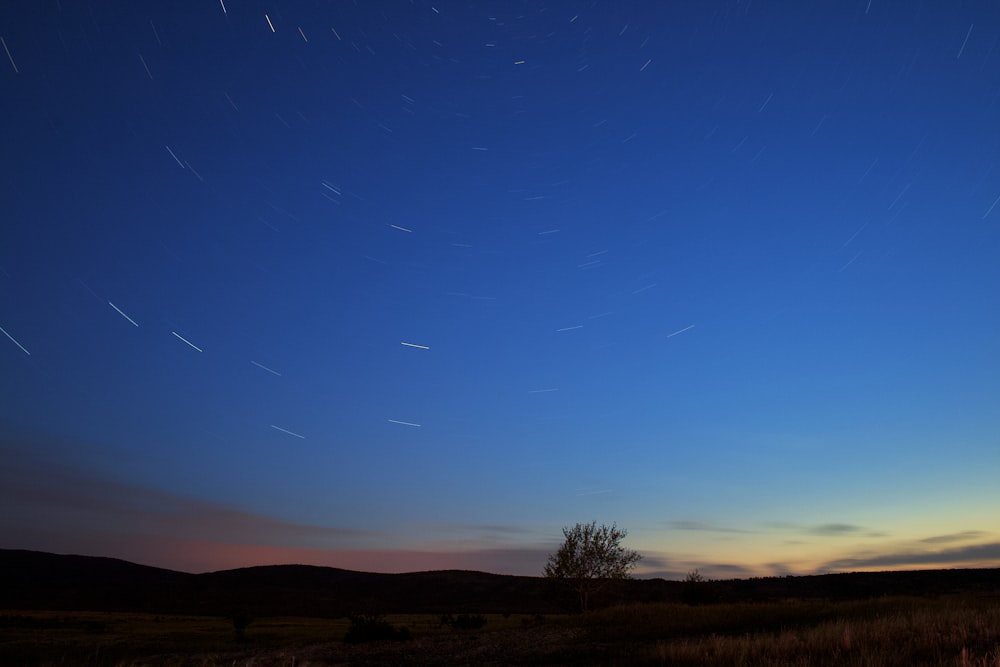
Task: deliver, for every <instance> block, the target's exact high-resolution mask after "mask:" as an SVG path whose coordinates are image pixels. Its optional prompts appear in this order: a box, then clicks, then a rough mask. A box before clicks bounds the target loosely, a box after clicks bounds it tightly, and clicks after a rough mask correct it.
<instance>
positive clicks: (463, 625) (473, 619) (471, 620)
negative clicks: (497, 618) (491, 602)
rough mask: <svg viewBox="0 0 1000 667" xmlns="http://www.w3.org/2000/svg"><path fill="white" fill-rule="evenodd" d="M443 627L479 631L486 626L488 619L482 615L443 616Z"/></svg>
mask: <svg viewBox="0 0 1000 667" xmlns="http://www.w3.org/2000/svg"><path fill="white" fill-rule="evenodd" d="M441 625H448V626H450V627H452V628H454V629H456V630H478V629H479V628H481V627H483V626H484V625H486V617H485V616H483V615H482V614H459V615H458V616H452V615H451V614H444V615H443V616H441Z"/></svg>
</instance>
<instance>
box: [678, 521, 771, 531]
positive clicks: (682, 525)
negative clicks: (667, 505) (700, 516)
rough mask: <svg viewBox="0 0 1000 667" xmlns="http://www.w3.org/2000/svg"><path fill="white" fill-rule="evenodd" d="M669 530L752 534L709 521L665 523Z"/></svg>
mask: <svg viewBox="0 0 1000 667" xmlns="http://www.w3.org/2000/svg"><path fill="white" fill-rule="evenodd" d="M664 523H665V524H666V526H667V527H668V528H672V529H673V530H694V531H705V532H709V533H752V532H753V531H751V530H744V529H742V528H729V527H726V526H718V525H715V524H712V523H708V522H707V521H696V520H687V519H679V520H675V521H666V522H664Z"/></svg>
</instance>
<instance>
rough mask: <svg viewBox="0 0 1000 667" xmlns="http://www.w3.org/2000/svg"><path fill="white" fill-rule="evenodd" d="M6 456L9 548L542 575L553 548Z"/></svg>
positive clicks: (181, 560)
mask: <svg viewBox="0 0 1000 667" xmlns="http://www.w3.org/2000/svg"><path fill="white" fill-rule="evenodd" d="M0 461H2V462H3V465H0V508H4V511H2V512H0V536H2V543H0V547H4V548H24V549H36V550H42V551H51V552H54V553H75V554H82V555H93V556H111V557H115V558H122V559H125V560H130V561H133V562H137V563H142V564H145V565H154V566H157V567H166V568H170V569H175V570H183V571H188V572H206V571H211V570H222V569H230V568H238V567H249V566H253V565H276V564H288V563H298V564H305V565H321V566H331V567H340V568H345V569H354V570H366V571H375V572H413V571H423V570H441V569H467V570H481V571H486V572H502V573H508V574H527V575H538V574H541V571H542V567H543V566H544V564H545V561H546V559H547V557H548V554H549V553H551V551H552V549H553V545H552V544H551V543H550V542H549V541H547V540H545V541H543V540H538V539H535V540H532V539H531V538H530V535H526V533H530V531H526V530H525V529H523V528H519V527H517V526H510V525H497V524H483V525H469V524H465V525H452V526H449V525H447V524H441V525H440V526H438V529H439V530H438V531H437V532H439V534H440V533H443V534H446V535H447V534H451V535H456V536H462V537H461V538H460V539H443V540H438V541H435V540H427V539H424V540H421V541H413V540H408V541H406V542H405V543H403V542H402V541H401V540H400V539H399V537H398V536H395V537H394V536H392V535H387V534H384V533H381V532H378V531H370V530H359V529H357V528H354V527H350V526H324V525H313V524H306V523H299V522H295V521H288V520H285V519H282V518H279V517H273V516H266V515H262V514H258V513H254V512H248V511H244V510H241V509H239V508H236V507H231V506H227V505H224V504H221V503H216V502H211V501H206V500H203V499H199V498H194V497H190V496H185V495H181V494H176V493H171V492H168V491H163V490H159V489H150V488H146V487H143V486H140V485H137V484H130V483H127V482H122V481H119V480H115V479H109V478H107V477H102V476H98V475H96V474H94V473H92V472H91V471H89V470H86V469H83V468H80V467H74V466H70V465H66V464H63V463H58V462H53V461H51V460H48V459H44V458H41V457H40V456H38V455H37V454H35V453H34V452H32V451H31V450H30V449H27V448H24V447H17V446H11V445H9V444H3V443H0ZM525 538H527V539H525Z"/></svg>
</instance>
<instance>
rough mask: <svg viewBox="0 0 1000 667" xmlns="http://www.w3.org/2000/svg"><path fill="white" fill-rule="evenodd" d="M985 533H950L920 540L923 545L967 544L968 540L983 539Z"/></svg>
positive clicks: (967, 531) (978, 531)
mask: <svg viewBox="0 0 1000 667" xmlns="http://www.w3.org/2000/svg"><path fill="white" fill-rule="evenodd" d="M986 535H987V533H985V532H983V531H981V530H966V531H963V532H961V533H951V534H950V535H935V536H933V537H925V538H924V539H922V540H920V541H921V542H923V543H924V544H948V543H950V542H967V541H969V540H978V539H980V538H982V537H985V536H986Z"/></svg>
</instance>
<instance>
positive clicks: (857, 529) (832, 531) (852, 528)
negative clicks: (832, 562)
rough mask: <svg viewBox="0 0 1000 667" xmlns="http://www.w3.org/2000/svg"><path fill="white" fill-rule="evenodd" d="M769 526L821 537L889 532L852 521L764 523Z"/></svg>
mask: <svg viewBox="0 0 1000 667" xmlns="http://www.w3.org/2000/svg"><path fill="white" fill-rule="evenodd" d="M764 525H765V526H767V527H768V528H773V529H777V530H783V531H784V530H787V531H792V532H796V533H801V534H804V535H817V536H820V537H841V536H844V535H863V536H865V537H885V536H886V535H887V534H886V533H884V532H881V531H873V530H871V529H869V528H865V527H864V526H857V525H854V524H851V523H821V524H818V525H813V526H810V525H803V524H797V523H789V522H786V521H768V522H766V523H765V524H764Z"/></svg>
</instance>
